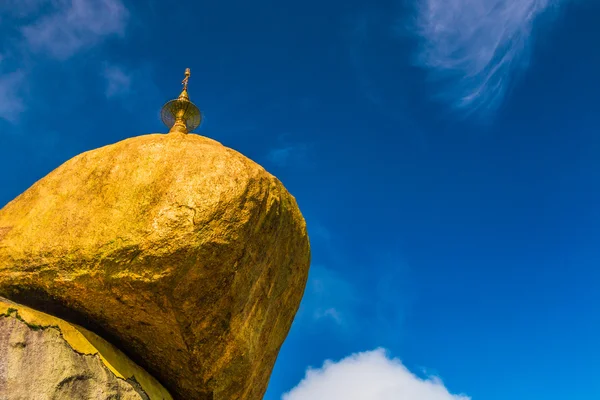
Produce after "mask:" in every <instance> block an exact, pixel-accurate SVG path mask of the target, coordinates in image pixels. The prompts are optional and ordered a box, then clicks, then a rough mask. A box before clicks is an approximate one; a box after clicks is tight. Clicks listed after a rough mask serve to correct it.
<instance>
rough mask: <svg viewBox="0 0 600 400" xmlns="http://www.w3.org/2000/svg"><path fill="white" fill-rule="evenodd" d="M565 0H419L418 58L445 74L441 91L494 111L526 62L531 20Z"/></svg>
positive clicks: (466, 106)
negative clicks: (443, 88)
mask: <svg viewBox="0 0 600 400" xmlns="http://www.w3.org/2000/svg"><path fill="white" fill-rule="evenodd" d="M564 1H566V0H417V14H416V20H415V24H414V25H413V26H411V28H412V29H414V33H416V34H417V35H418V36H419V37H420V39H421V47H420V51H419V56H418V59H417V62H418V64H419V65H420V66H422V67H425V68H427V69H429V70H430V72H431V73H432V76H433V77H434V78H440V79H448V81H447V82H449V87H448V88H447V90H446V91H444V93H443V94H442V95H441V96H442V97H444V98H445V99H446V100H448V101H450V102H451V103H452V104H453V105H454V106H456V107H457V108H459V109H463V110H471V111H472V110H475V109H479V111H484V112H485V111H493V110H495V109H496V108H497V107H498V106H499V105H500V104H501V102H502V100H503V98H504V95H505V93H506V91H507V89H508V87H509V85H510V83H511V80H512V78H514V77H515V73H517V72H518V71H519V70H522V69H524V68H525V67H527V66H528V64H529V58H530V57H529V56H530V51H531V47H532V38H533V32H534V27H535V25H536V24H537V23H538V22H539V20H540V17H541V16H542V15H544V14H546V11H548V10H551V9H556V8H557V6H559V5H560V4H562V3H563V2H564Z"/></svg>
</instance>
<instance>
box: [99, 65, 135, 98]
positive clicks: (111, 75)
mask: <svg viewBox="0 0 600 400" xmlns="http://www.w3.org/2000/svg"><path fill="white" fill-rule="evenodd" d="M104 79H105V80H106V91H105V94H106V97H108V98H111V97H115V96H120V95H124V94H127V93H129V92H130V90H131V80H132V77H131V74H129V73H127V72H125V70H124V69H123V68H120V67H117V66H115V65H107V66H106V67H105V68H104Z"/></svg>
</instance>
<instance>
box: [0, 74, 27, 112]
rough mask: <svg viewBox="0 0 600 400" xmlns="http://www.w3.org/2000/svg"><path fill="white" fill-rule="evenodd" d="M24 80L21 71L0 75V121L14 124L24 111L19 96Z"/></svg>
mask: <svg viewBox="0 0 600 400" xmlns="http://www.w3.org/2000/svg"><path fill="white" fill-rule="evenodd" d="M24 78H25V74H24V73H23V72H22V71H16V72H12V73H9V74H2V75H0V119H4V120H6V121H8V122H12V123H14V122H16V121H17V120H18V118H19V116H20V114H21V113H22V112H23V111H24V110H25V105H24V104H23V99H22V97H21V95H20V91H21V89H22V86H21V83H22V82H23V80H24Z"/></svg>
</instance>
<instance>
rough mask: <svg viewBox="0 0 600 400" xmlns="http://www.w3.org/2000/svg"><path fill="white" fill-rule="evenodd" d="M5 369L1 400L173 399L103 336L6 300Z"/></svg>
mask: <svg viewBox="0 0 600 400" xmlns="http://www.w3.org/2000/svg"><path fill="white" fill-rule="evenodd" d="M0 371H1V372H2V373H0V399H38V400H43V399H52V400H59V399H65V400H71V399H98V400H100V399H115V400H116V399H121V400H171V399H172V397H171V395H170V394H169V392H167V391H166V389H165V388H164V387H162V386H161V385H160V384H159V383H158V382H157V381H156V379H154V378H153V377H152V376H150V375H149V374H148V373H147V372H146V371H144V370H143V369H142V368H140V367H139V366H137V365H136V364H135V363H133V362H132V361H131V360H129V359H128V358H127V357H126V356H125V355H124V354H123V353H122V352H120V351H119V350H118V349H116V348H115V347H114V346H112V345H111V344H110V343H107V342H106V341H104V340H103V339H102V338H100V337H98V336H97V335H95V334H93V333H92V332H89V331H88V330H86V329H84V328H82V327H80V326H77V325H75V324H70V323H68V322H66V321H64V320H62V319H60V318H56V317H53V316H51V315H48V314H44V313H42V312H39V311H36V310H32V309H31V308H28V307H24V306H22V305H20V304H17V303H14V302H11V301H9V300H6V299H4V298H2V297H0Z"/></svg>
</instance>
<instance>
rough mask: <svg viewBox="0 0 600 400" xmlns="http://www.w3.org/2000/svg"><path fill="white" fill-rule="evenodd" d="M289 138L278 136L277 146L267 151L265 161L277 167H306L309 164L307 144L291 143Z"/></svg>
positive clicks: (284, 135) (286, 135)
mask: <svg viewBox="0 0 600 400" xmlns="http://www.w3.org/2000/svg"><path fill="white" fill-rule="evenodd" d="M289 137H290V135H289V134H283V135H280V136H279V137H278V142H279V143H278V145H276V146H274V147H273V148H271V149H270V150H269V152H268V154H267V159H268V160H269V161H270V162H271V163H273V164H275V165H277V166H279V167H287V166H290V165H294V166H306V165H308V164H309V163H310V162H309V153H310V151H309V150H310V149H309V145H308V144H307V143H298V142H291V141H290V139H289Z"/></svg>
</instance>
